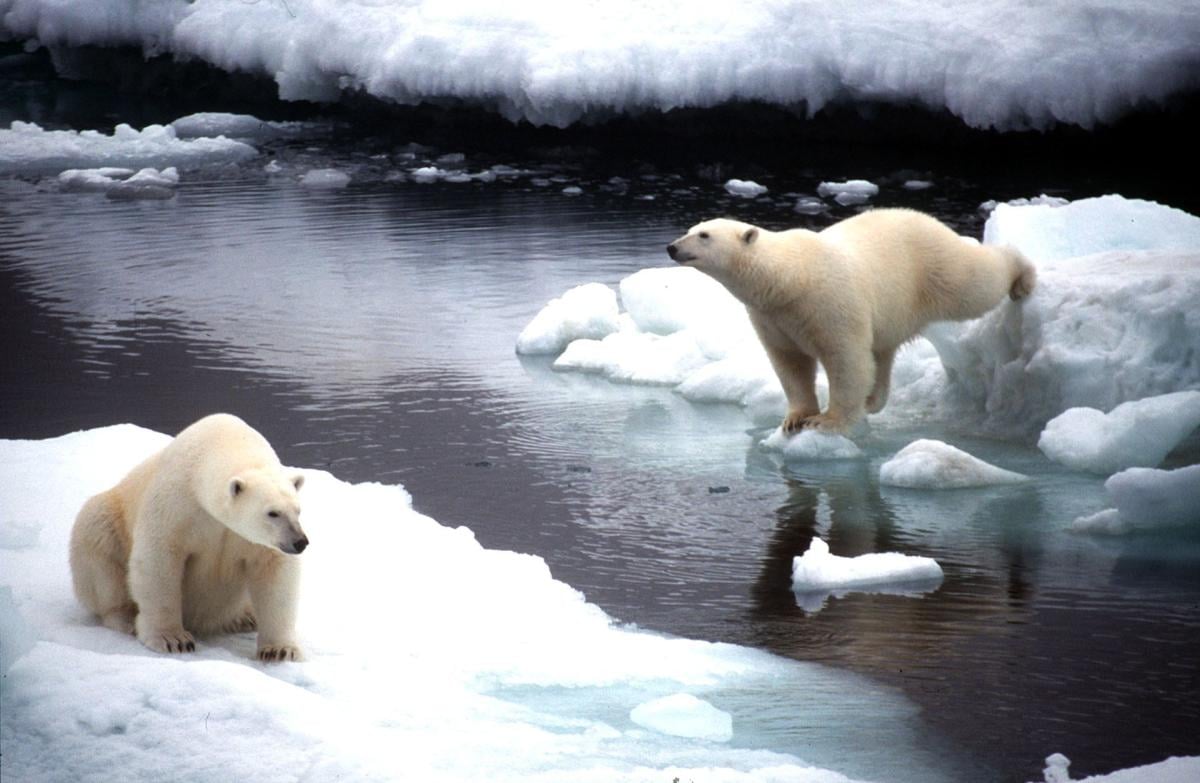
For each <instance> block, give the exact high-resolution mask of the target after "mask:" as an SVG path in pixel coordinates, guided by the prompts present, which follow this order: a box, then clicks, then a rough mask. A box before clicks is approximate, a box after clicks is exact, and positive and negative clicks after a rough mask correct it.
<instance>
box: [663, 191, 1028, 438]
mask: <svg viewBox="0 0 1200 783" xmlns="http://www.w3.org/2000/svg"><path fill="white" fill-rule="evenodd" d="M667 252H668V254H669V255H670V256H671V258H672V259H674V260H675V261H676V262H678V263H680V264H684V265H686V266H691V267H694V268H696V269H699V270H700V271H701V272H705V273H706V274H708V275H710V276H711V277H713V278H715V279H716V280H717V281H718V282H720V283H722V284H723V285H724V286H725V287H726V288H728V289H729V291H730V292H731V293H732V294H733V295H734V296H736V297H737V298H738V299H739V300H741V301H742V303H743V304H745V305H746V310H747V312H748V313H749V315H750V321H751V323H752V324H753V325H754V329H755V331H756V332H757V333H758V337H759V339H760V340H761V341H762V344H763V347H764V348H765V349H766V351H767V355H768V356H769V357H770V360H771V365H772V366H773V367H774V369H775V372H776V374H777V375H778V376H779V380H780V382H781V383H782V385H783V390H784V393H785V394H786V395H787V400H788V414H787V416H786V417H785V418H784V420H783V424H782V427H783V430H784V431H785V432H788V433H790V432H795V431H796V430H799V429H803V428H817V429H822V430H829V431H834V432H838V431H844V430H846V429H847V428H849V427H850V426H851V425H852V424H854V422H855V421H857V420H858V419H859V418H861V417H862V415H863V413H864V410H865V411H866V412H869V413H877V412H878V411H880V410H882V409H883V406H884V404H885V403H886V402H887V396H888V387H889V384H890V381H891V372H892V360H893V359H894V358H895V355H896V350H897V349H898V348H899V347H900V346H901V345H902V344H904V343H905V342H906V341H908V340H910V339H912V338H913V337H914V336H915V335H916V334H917V333H918V332H920V331H921V329H923V328H924V327H925V326H926V325H927V324H928V323H930V322H931V321H944V320H953V321H961V320H965V319H968V318H977V317H978V316H980V315H983V314H984V313H985V312H987V311H988V310H990V309H991V308H993V307H995V306H996V305H997V304H998V303H999V302H1000V301H1001V300H1003V298H1004V295H1005V294H1008V295H1009V296H1010V297H1011V298H1012V299H1013V300H1019V299H1023V298H1024V297H1026V296H1028V295H1029V294H1030V293H1031V292H1032V291H1033V287H1034V284H1035V282H1036V272H1035V270H1034V267H1033V265H1032V264H1031V263H1030V262H1029V261H1028V259H1026V258H1025V257H1024V256H1023V255H1021V253H1020V252H1019V251H1017V250H1016V249H1014V248H1011V247H988V246H984V245H981V244H979V243H978V242H976V241H975V240H973V239H967V238H966V237H961V236H959V235H958V234H956V233H954V231H952V230H951V229H950V228H948V227H947V226H945V225H943V224H942V223H940V222H939V221H938V220H937V219H935V218H933V217H930V216H929V215H925V214H922V213H920V212H916V211H914V210H909V209H875V210H870V211H868V212H863V213H861V214H859V215H855V216H854V217H851V218H847V219H846V220H843V221H841V222H839V223H836V224H834V225H832V226H830V227H829V228H826V229H824V230H823V231H820V232H813V231H808V230H806V229H792V230H789V231H780V232H774V231H768V230H766V229H761V228H758V227H756V226H752V225H749V224H747V223H741V222H738V221H735V220H728V219H724V218H722V219H717V220H710V221H707V222H704V223H700V224H698V225H696V226H693V227H692V228H691V229H690V230H689V231H688V233H687V234H685V235H684V236H682V237H680V238H679V239H677V240H675V241H674V242H672V243H671V244H669V245H667ZM817 362H820V363H821V365H822V366H823V367H824V368H825V373H826V375H828V377H829V406H828V408H827V410H826V411H825V412H824V413H822V412H821V410H820V407H819V405H818V403H817V394H816V387H815V378H816V371H817V366H816V363H817Z"/></svg>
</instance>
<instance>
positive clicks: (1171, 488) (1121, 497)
mask: <svg viewBox="0 0 1200 783" xmlns="http://www.w3.org/2000/svg"><path fill="white" fill-rule="evenodd" d="M1104 491H1105V493H1106V494H1107V495H1108V498H1109V500H1110V501H1112V503H1113V504H1114V505H1115V506H1116V508H1115V509H1105V510H1104V511H1101V512H1099V513H1097V514H1092V515H1090V516H1085V517H1080V518H1078V519H1076V520H1075V521H1074V522H1072V523H1071V529H1072V530H1074V531H1075V532H1083V533H1111V534H1116V533H1127V532H1129V531H1131V530H1135V529H1136V530H1147V529H1151V528H1171V527H1184V526H1189V525H1196V524H1200V465H1189V466H1187V467H1184V468H1176V469H1175V470H1157V469H1155V468H1129V469H1128V470H1123V471H1121V472H1120V473H1117V474H1116V475H1113V476H1109V478H1108V480H1107V481H1105V482H1104Z"/></svg>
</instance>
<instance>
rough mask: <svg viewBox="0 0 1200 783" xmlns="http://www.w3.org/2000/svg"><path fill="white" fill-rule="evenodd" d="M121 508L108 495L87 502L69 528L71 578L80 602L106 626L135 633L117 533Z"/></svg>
mask: <svg viewBox="0 0 1200 783" xmlns="http://www.w3.org/2000/svg"><path fill="white" fill-rule="evenodd" d="M123 513H124V512H123V509H122V508H121V505H120V503H119V502H118V501H117V499H116V498H115V497H114V496H113V495H112V494H111V493H107V492H105V493H101V494H99V495H96V496H95V497H93V498H91V499H90V500H88V502H87V503H85V504H84V506H83V508H82V509H80V511H79V515H78V517H76V521H75V526H74V527H73V528H72V529H71V550H70V559H71V575H72V576H73V581H74V586H75V595H76V596H77V597H78V598H79V602H80V603H81V604H83V605H84V606H85V607H86V608H88V609H89V610H91V611H92V612H93V613H94V614H95V615H96V616H97V617H99V618H100V622H101V623H102V624H103V625H104V626H105V627H106V628H111V629H113V630H114V631H119V632H121V633H127V634H132V633H133V632H134V619H135V618H136V617H137V605H136V604H135V603H134V602H133V599H132V598H131V597H130V595H129V586H128V571H127V569H126V566H125V564H126V562H127V561H128V557H129V553H128V551H127V548H126V545H125V543H124V542H123V540H122V537H121V535H120V533H119V532H118V531H120V530H124V529H125V526H124V524H123V520H122V516H121V515H122V514H123Z"/></svg>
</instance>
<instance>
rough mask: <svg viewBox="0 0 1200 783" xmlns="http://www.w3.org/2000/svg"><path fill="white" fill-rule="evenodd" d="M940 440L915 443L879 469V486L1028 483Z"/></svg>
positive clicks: (926, 486)
mask: <svg viewBox="0 0 1200 783" xmlns="http://www.w3.org/2000/svg"><path fill="white" fill-rule="evenodd" d="M1025 480H1026V476H1023V475H1021V474H1020V473H1014V472H1013V471H1011V470H1005V469H1003V468H998V467H996V466H995V465H989V464H988V463H986V462H984V461H983V460H981V459H979V458H977V457H973V456H971V455H970V454H968V453H967V452H965V451H963V450H962V449H959V448H955V447H954V446H951V445H950V444H948V443H943V442H942V441H940V440H928V439H922V440H917V441H913V442H912V443H910V444H908V445H907V446H905V447H904V448H903V449H901V450H900V451H899V452H897V454H896V455H895V456H894V457H892V458H891V459H889V460H888V461H887V462H885V463H883V465H881V466H880V468H879V483H880V484H886V485H887V486H891V487H909V488H912V489H959V488H962V487H984V486H989V485H992V484H1012V483H1016V482H1020V481H1025Z"/></svg>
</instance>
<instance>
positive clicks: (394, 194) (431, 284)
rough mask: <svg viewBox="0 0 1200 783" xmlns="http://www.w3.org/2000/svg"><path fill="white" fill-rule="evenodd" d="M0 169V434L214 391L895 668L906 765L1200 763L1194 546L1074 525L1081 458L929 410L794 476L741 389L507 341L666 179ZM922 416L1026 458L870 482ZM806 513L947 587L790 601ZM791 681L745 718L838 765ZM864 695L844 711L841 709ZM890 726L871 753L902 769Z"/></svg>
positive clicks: (441, 502)
mask: <svg viewBox="0 0 1200 783" xmlns="http://www.w3.org/2000/svg"><path fill="white" fill-rule="evenodd" d="M687 185H688V183H687V182H672V183H670V184H669V185H668V186H667V187H669V188H673V189H678V188H679V187H681V186H687ZM2 187H3V188H4V189H5V193H4V196H6V197H5V198H0V216H3V220H0V329H3V339H5V340H6V342H7V344H9V345H10V346H12V350H11V351H10V355H9V356H8V357H7V360H6V361H5V362H4V363H0V381H2V383H0V436H2V437H45V436H49V435H57V434H61V433H63V432H66V431H70V430H74V429H79V428H83V427H94V426H100V425H104V424H110V423H115V422H121V421H133V422H136V423H139V424H142V425H145V426H148V427H152V428H154V429H157V430H160V431H167V432H174V431H178V430H179V429H181V428H182V427H183V426H185V425H186V424H187V423H189V422H190V421H192V420H194V419H195V418H197V417H199V416H200V415H202V414H204V413H208V412H211V411H213V410H230V411H232V412H235V413H238V414H240V415H242V416H244V417H245V418H246V419H248V420H249V421H251V423H253V424H254V425H255V426H256V427H258V428H259V429H261V430H262V431H263V432H264V434H266V435H267V437H268V438H269V439H270V440H271V441H272V442H273V443H275V444H276V446H277V448H278V450H279V451H280V454H281V456H282V457H283V459H284V460H285V461H286V462H289V463H290V464H295V465H304V466H312V467H318V468H326V469H329V470H331V471H333V472H335V473H336V474H337V475H338V476H339V477H341V478H344V479H347V480H351V481H364V480H370V481H395V482H402V483H404V484H405V485H406V486H407V487H408V489H409V490H410V491H411V492H412V494H413V496H414V498H415V503H416V505H417V507H418V509H419V510H421V511H424V512H426V513H429V514H431V515H432V516H434V517H435V518H437V519H438V520H439V521H441V522H442V523H443V524H447V525H460V524H463V525H468V526H470V527H471V528H472V529H473V530H475V532H476V534H477V535H478V537H479V539H480V541H481V542H482V543H483V544H484V545H486V546H490V547H499V548H507V549H516V550H519V551H525V552H532V553H536V554H538V555H541V556H543V557H545V558H546V560H547V561H548V562H549V564H550V566H551V568H552V570H553V572H554V574H555V575H556V576H557V577H558V578H560V579H562V580H564V581H566V582H568V583H569V584H571V585H573V586H574V587H576V588H578V589H580V590H581V591H583V592H584V593H585V595H586V596H587V598H588V599H589V600H591V601H593V602H595V603H597V604H599V605H600V606H602V607H604V608H605V609H606V610H607V611H609V612H610V613H612V614H613V615H614V616H615V617H617V618H619V619H620V620H622V621H626V622H631V623H636V624H639V625H642V626H645V627H648V628H653V629H657V630H662V631H666V632H670V633H677V634H682V635H687V636H692V637H697V638H704V639H710V640H718V641H730V642H737V643H740V644H749V645H753V646H757V647H760V648H764V649H768V650H771V651H773V652H776V653H780V654H783V655H787V656H791V657H794V658H798V659H802V660H807V661H816V662H821V663H827V664H832V665H836V666H839V667H844V668H848V669H853V670H855V671H857V672H860V673H865V674H867V675H870V677H872V678H873V680H874V681H875V682H877V683H882V684H883V685H882V686H881V687H886V688H892V687H896V688H899V689H901V690H902V691H903V692H904V693H905V694H906V695H907V696H908V697H909V698H911V699H913V700H914V701H915V702H916V704H917V705H919V706H920V708H921V712H920V715H919V716H918V715H917V714H915V713H914V714H913V715H912V716H911V717H910V718H908V719H906V721H905V725H904V726H902V727H900V728H898V729H897V731H898V733H897V735H896V736H894V737H890V738H889V741H890V742H891V741H894V742H896V743H902V744H903V745H904V746H905V747H906V748H909V749H908V750H906V751H905V753H907V754H909V755H910V756H911V757H912V758H915V757H916V756H917V755H919V754H925V760H924V761H923V762H921V763H920V764H917V763H916V762H913V763H912V764H910V765H909V766H910V767H911V768H925V769H933V768H938V769H940V770H942V771H943V772H947V771H949V772H953V771H956V770H959V769H962V768H964V767H965V768H967V769H970V770H974V771H975V772H979V771H981V770H984V771H988V772H986V773H985V774H984V775H981V776H979V777H975V778H963V779H999V778H1005V779H1018V778H1022V776H1023V778H1022V779H1032V778H1035V777H1037V775H1038V773H1039V771H1040V759H1041V758H1042V757H1044V756H1045V755H1046V754H1047V753H1049V752H1052V751H1061V752H1064V753H1066V754H1067V755H1069V756H1071V757H1072V758H1073V759H1076V764H1075V765H1074V766H1073V769H1074V770H1075V771H1077V772H1080V773H1086V772H1089V771H1102V770H1105V769H1111V768H1113V767H1118V766H1129V765H1130V764H1133V763H1141V762H1148V761H1154V760H1158V759H1159V758H1161V757H1163V756H1166V755H1169V754H1173V753H1174V754H1179V753H1200V739H1197V734H1196V732H1195V731H1194V727H1195V726H1196V725H1200V714H1198V712H1197V710H1198V708H1197V706H1196V704H1195V702H1194V699H1193V697H1194V695H1195V694H1196V693H1198V692H1200V644H1197V643H1196V642H1197V641H1198V640H1200V617H1198V616H1197V611H1196V607H1197V606H1198V605H1200V578H1198V576H1197V574H1200V569H1198V568H1197V564H1200V542H1197V541H1195V540H1192V541H1190V542H1188V541H1184V542H1182V543H1181V542H1180V541H1178V540H1177V539H1170V538H1159V539H1156V538H1141V539H1136V540H1132V541H1113V542H1097V541H1094V540H1092V539H1084V538H1079V537H1075V536H1071V535H1069V534H1067V533H1065V532H1064V530H1065V528H1066V525H1067V523H1069V522H1070V520H1071V519H1073V518H1074V517H1075V516H1078V515H1079V514H1081V513H1085V512H1090V511H1094V510H1096V509H1095V504H1096V503H1097V502H1099V501H1098V498H1099V496H1100V493H1101V491H1102V490H1101V482H1100V480H1098V479H1095V478H1089V477H1080V476H1076V475H1072V474H1069V473H1065V472H1062V471H1060V470H1058V469H1057V468H1055V467H1054V466H1051V465H1048V464H1047V463H1046V462H1045V460H1044V459H1043V458H1042V457H1041V455H1040V454H1038V453H1037V452H1036V451H1034V450H1032V449H1030V448H1027V447H1024V446H1020V445H1013V444H998V443H991V442H987V441H970V442H967V440H968V439H964V438H962V437H959V436H956V435H954V434H951V433H949V432H943V433H936V432H919V433H918V432H907V431H897V432H887V431H881V432H877V433H874V434H873V435H872V436H871V439H870V441H869V442H867V443H866V444H865V448H866V451H867V457H866V458H864V459H861V460H854V461H848V462H840V463H827V464H817V465H805V466H792V467H785V466H781V465H780V464H779V463H778V462H777V461H776V459H775V458H774V457H773V456H772V455H769V454H768V453H766V452H765V451H764V450H762V449H760V448H758V446H757V442H758V441H759V440H761V439H762V437H764V436H765V434H766V433H765V432H763V431H761V430H759V429H754V428H753V426H752V423H751V422H750V421H749V419H748V418H747V417H746V416H745V415H744V414H743V413H742V412H741V411H738V410H736V409H734V408H732V407H729V406H720V405H717V406H704V405H693V404H691V403H688V402H686V401H684V400H683V399H682V398H680V397H679V396H678V395H675V394H673V393H671V392H670V391H669V390H665V389H660V388H647V387H636V386H618V385H613V384H609V383H607V382H604V381H599V380H597V379H595V378H590V377H586V376H580V375H573V374H561V373H556V372H554V371H552V370H551V369H550V368H549V361H548V360H546V359H539V358H525V359H520V358H518V357H516V356H515V355H514V353H513V342H514V339H515V335H516V334H517V333H518V332H519V331H520V329H521V327H522V326H524V324H525V323H526V322H527V321H528V319H529V318H531V317H532V315H533V314H534V313H535V312H536V311H537V309H538V308H539V307H541V306H542V305H543V304H544V303H545V302H546V301H548V300H549V299H550V298H552V297H554V296H558V295H559V294H561V293H562V292H563V291H564V290H566V289H567V288H569V287H571V286H573V285H576V284H578V283H581V282H585V281H592V280H598V281H601V282H606V283H616V282H617V281H618V280H619V279H620V278H621V277H623V276H624V275H626V274H629V273H631V272H633V271H635V270H637V269H640V268H643V267H647V266H656V265H660V264H662V263H665V262H664V260H663V259H660V257H659V256H660V251H659V248H660V247H661V246H662V244H663V243H664V242H665V241H666V240H667V239H669V238H671V237H672V236H675V235H677V234H678V232H679V229H680V228H681V227H682V226H686V225H687V224H689V222H693V221H692V220H691V218H692V217H694V215H692V214H691V209H690V208H689V209H688V214H684V213H683V212H681V211H679V210H678V209H677V208H676V207H672V206H671V204H670V200H669V198H667V197H666V194H663V198H662V199H661V200H660V201H657V202H639V201H636V200H633V199H629V198H625V199H616V198H608V197H605V196H604V195H603V194H598V193H597V194H590V193H589V194H585V196H583V197H580V198H577V199H567V198H564V197H562V196H560V195H559V194H557V192H539V191H537V190H536V189H531V188H528V187H523V186H516V185H514V186H509V187H505V186H501V185H499V184H497V185H493V186H482V185H471V186H465V187H449V186H447V187H423V186H417V185H412V184H409V185H403V186H400V185H392V184H386V183H382V182H376V183H367V184H364V185H352V186H351V187H350V188H348V189H346V190H344V191H338V192H334V193H330V192H318V193H311V192H306V191H304V190H302V189H300V188H297V187H295V186H293V185H290V184H288V183H287V182H274V181H271V180H266V179H265V178H263V177H261V176H249V175H241V176H238V175H229V176H227V177H224V178H214V179H212V180H211V181H207V182H197V181H194V180H193V181H186V180H185V182H184V183H183V184H182V185H181V186H180V191H179V195H178V196H177V198H176V199H175V200H173V201H171V202H167V203H161V202H156V203H154V204H131V203H114V202H110V201H108V200H106V199H103V198H91V197H88V196H80V195H77V194H59V193H56V192H53V191H48V190H40V189H37V188H34V187H32V186H26V185H22V184H20V183H4V184H3V186H2ZM10 196H11V197H10ZM975 203H976V200H975V199H974V198H970V199H964V200H963V203H961V204H959V205H958V206H957V207H955V208H956V209H957V210H958V212H957V213H956V214H957V216H958V222H963V221H968V222H969V220H972V219H975V218H973V217H963V216H964V215H968V216H969V215H974V204H975ZM785 207H787V208H788V209H790V206H787V205H785ZM730 208H731V209H732V210H735V211H737V214H739V216H741V217H746V218H749V219H755V218H756V213H755V212H754V210H769V209H779V208H780V207H779V205H778V204H776V205H774V206H772V205H770V204H768V205H766V206H763V205H761V204H760V205H757V206H750V205H747V206H743V205H733V206H731V207H730ZM943 209H950V208H949V207H947V206H945V204H943ZM942 216H943V217H949V218H953V217H954V215H942ZM759 217H760V218H761V217H762V215H759ZM759 222H768V223H772V222H773V223H776V224H778V223H780V222H783V218H781V217H780V216H779V215H778V214H774V213H772V214H771V215H768V216H766V219H765V220H763V219H760V220H759ZM916 437H943V438H944V439H946V440H951V441H954V442H955V443H956V445H961V446H963V447H964V448H967V449H968V450H969V451H971V452H972V453H974V454H976V455H978V456H980V457H983V458H989V457H992V456H993V455H995V456H998V457H1002V459H996V460H995V461H997V462H1001V463H1002V464H1005V465H1006V466H1008V467H1011V468H1012V469H1015V470H1020V471H1021V472H1024V473H1027V474H1030V475H1035V476H1037V477H1038V479H1037V480H1036V481H1034V482H1030V483H1029V484H1028V485H1020V486H1013V487H1005V488H999V489H985V490H957V491H949V492H941V493H939V492H928V491H924V492H923V491H915V490H903V489H895V488H881V487H880V486H879V484H878V480H877V477H878V466H879V463H880V462H881V461H882V460H883V459H885V458H886V457H887V456H889V455H890V454H892V453H894V452H895V451H896V450H898V449H899V448H900V447H902V446H903V445H905V444H906V443H908V442H909V441H911V440H913V439H915V438H916ZM815 535H820V536H821V537H823V538H825V539H826V540H827V541H828V542H829V543H830V546H831V548H832V549H833V551H834V552H835V553H837V554H839V555H857V554H864V553H868V552H884V551H894V552H903V553H907V554H915V555H923V556H928V557H933V558H935V559H936V560H937V561H938V562H939V563H940V564H941V565H942V567H943V568H944V570H945V572H946V578H945V580H944V582H943V584H942V585H941V587H940V588H939V589H938V590H937V591H936V592H933V593H931V594H928V595H926V596H924V597H922V598H912V597H906V596H897V595H881V594H869V593H852V594H849V595H846V596H844V597H842V598H839V599H836V600H831V601H829V602H827V604H826V605H825V608H824V609H823V610H822V611H821V612H819V613H815V614H814V613H808V614H806V613H805V612H804V611H803V610H802V608H801V607H799V606H797V602H796V596H795V595H794V594H793V592H792V590H791V585H790V574H791V561H792V558H793V557H794V556H796V555H798V554H800V553H802V552H804V551H805V550H806V549H807V547H808V544H809V542H810V541H811V540H812V538H813V536H815ZM806 695H808V696H811V694H779V695H778V699H779V701H778V704H777V710H778V712H777V714H774V713H773V714H771V715H769V716H764V717H763V720H762V723H763V725H767V726H775V727H776V728H775V729H772V730H771V731H773V732H775V733H777V734H778V736H779V737H780V740H779V741H780V746H779V747H780V749H787V750H791V751H793V752H796V753H797V754H798V755H800V756H802V757H804V758H808V759H810V760H812V761H814V762H818V761H821V760H822V757H823V754H826V753H831V754H834V756H837V755H838V754H840V756H841V757H844V756H845V753H844V750H843V749H842V748H840V747H838V745H837V742H836V740H830V739H825V740H822V742H825V743H827V744H826V745H825V746H822V747H805V746H801V745H803V743H804V742H809V741H812V737H813V736H814V735H813V734H811V733H809V734H805V733H804V731H802V728H803V727H805V725H806V724H805V723H804V717H805V712H804V705H805V698H806ZM869 696H870V694H869V693H866V694H865V695H864V694H863V693H858V694H855V698H856V699H858V700H857V701H854V702H853V703H852V704H851V702H847V705H848V706H847V707H846V709H847V710H848V712H847V715H846V716H844V719H845V721H846V724H845V725H853V723H854V714H853V711H854V710H860V711H861V710H863V709H869V706H866V705H869V704H870V702H871V700H870V698H869ZM1164 716H1168V717H1166V718H1164ZM838 725H843V724H838ZM805 730H807V729H805ZM1118 735H1120V736H1121V737H1123V742H1121V743H1113V742H1112V741H1111V738H1112V737H1114V736H1118ZM804 737H808V739H803V738H804ZM798 743H799V744H798ZM818 744H820V742H818ZM893 747H895V746H886V747H883V748H881V749H880V751H879V753H878V754H877V755H876V756H875V757H873V759H872V760H871V762H870V763H871V764H873V765H874V766H872V767H870V768H871V769H872V770H874V771H875V772H877V773H880V774H878V775H875V777H882V778H886V779H897V778H899V777H900V773H899V772H898V771H896V769H895V767H896V765H897V763H899V762H900V761H903V760H897V759H894V758H888V755H889V749H890V748H893ZM834 760H836V758H835V759H834ZM889 764H890V765H891V767H889V766H888V765H889ZM881 770H882V771H884V772H880V771H881ZM889 770H891V771H892V772H896V774H884V773H885V772H887V771H889ZM996 771H1000V772H997V773H996V774H994V775H993V774H991V773H992V772H996ZM1001 773H1002V774H1001Z"/></svg>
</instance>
